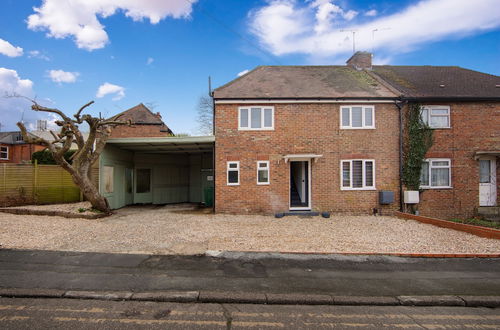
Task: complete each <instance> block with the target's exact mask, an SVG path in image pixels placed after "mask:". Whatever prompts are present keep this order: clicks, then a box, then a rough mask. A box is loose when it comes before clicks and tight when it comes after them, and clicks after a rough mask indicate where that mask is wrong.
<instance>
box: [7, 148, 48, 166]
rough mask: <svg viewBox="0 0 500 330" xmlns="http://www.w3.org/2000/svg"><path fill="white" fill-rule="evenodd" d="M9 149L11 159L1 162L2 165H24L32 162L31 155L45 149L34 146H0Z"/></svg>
mask: <svg viewBox="0 0 500 330" xmlns="http://www.w3.org/2000/svg"><path fill="white" fill-rule="evenodd" d="M0 146H6V147H8V148H9V159H8V160H3V159H2V160H0V163H14V164H17V163H22V162H24V161H28V162H29V161H31V155H32V154H33V153H34V152H35V151H39V150H43V149H45V147H43V146H38V145H34V144H27V143H25V144H0Z"/></svg>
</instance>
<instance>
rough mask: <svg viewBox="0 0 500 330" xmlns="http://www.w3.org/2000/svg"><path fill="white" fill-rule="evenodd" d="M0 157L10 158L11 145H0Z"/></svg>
mask: <svg viewBox="0 0 500 330" xmlns="http://www.w3.org/2000/svg"><path fill="white" fill-rule="evenodd" d="M0 159H3V160H8V159H9V147H0Z"/></svg>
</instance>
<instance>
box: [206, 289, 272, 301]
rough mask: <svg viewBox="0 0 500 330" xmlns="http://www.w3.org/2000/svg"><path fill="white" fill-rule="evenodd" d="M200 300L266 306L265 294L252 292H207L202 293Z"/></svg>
mask: <svg viewBox="0 0 500 330" xmlns="http://www.w3.org/2000/svg"><path fill="white" fill-rule="evenodd" d="M198 300H199V301H200V302H202V303H240V304H245V303H248V304H265V303H266V302H267V298H266V295H265V294H264V293H252V292H206V291H201V292H200V297H199V298H198Z"/></svg>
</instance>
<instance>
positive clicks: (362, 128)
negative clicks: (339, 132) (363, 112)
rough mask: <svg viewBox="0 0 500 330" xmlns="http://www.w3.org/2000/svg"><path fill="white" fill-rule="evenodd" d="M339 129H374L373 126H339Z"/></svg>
mask: <svg viewBox="0 0 500 330" xmlns="http://www.w3.org/2000/svg"><path fill="white" fill-rule="evenodd" d="M340 129H350V130H353V129H375V127H340Z"/></svg>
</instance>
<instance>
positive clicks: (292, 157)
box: [283, 154, 323, 163]
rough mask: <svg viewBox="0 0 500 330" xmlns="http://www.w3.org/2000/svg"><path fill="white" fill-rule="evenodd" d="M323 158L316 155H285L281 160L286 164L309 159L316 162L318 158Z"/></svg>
mask: <svg viewBox="0 0 500 330" xmlns="http://www.w3.org/2000/svg"><path fill="white" fill-rule="evenodd" d="M320 157H323V155H317V154H290V155H285V156H283V159H284V160H285V163H288V162H289V161H302V160H309V159H314V161H315V162H316V161H317V160H318V158H320Z"/></svg>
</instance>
